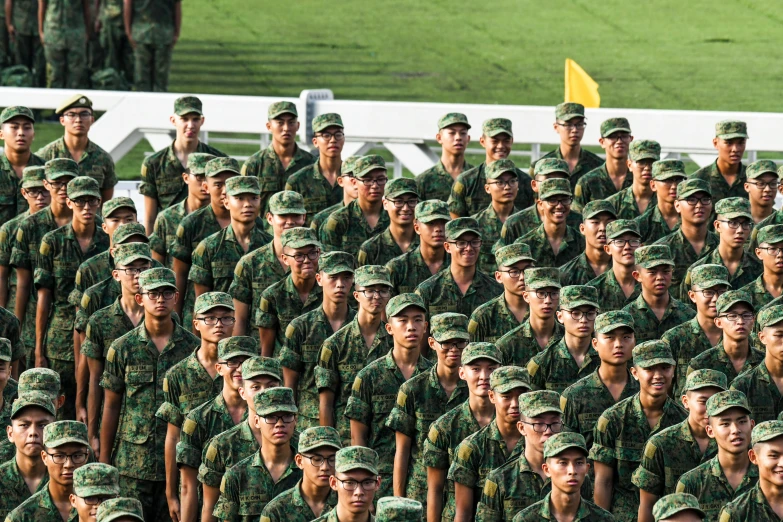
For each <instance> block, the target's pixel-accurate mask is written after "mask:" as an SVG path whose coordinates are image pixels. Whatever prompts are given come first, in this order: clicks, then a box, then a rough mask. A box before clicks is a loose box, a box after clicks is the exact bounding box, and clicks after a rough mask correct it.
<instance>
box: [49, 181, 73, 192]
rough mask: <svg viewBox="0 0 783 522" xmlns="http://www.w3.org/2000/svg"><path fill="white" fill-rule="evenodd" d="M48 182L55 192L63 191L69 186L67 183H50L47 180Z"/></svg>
mask: <svg viewBox="0 0 783 522" xmlns="http://www.w3.org/2000/svg"><path fill="white" fill-rule="evenodd" d="M46 182H47V183H48V184H49V185H50V186H51V187H52V188H53V189H54V190H62V189H64V188H65V187H67V186H68V182H67V181H49V180H46Z"/></svg>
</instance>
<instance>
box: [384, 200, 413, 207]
mask: <svg viewBox="0 0 783 522" xmlns="http://www.w3.org/2000/svg"><path fill="white" fill-rule="evenodd" d="M386 201H391V202H392V203H393V204H394V208H396V209H400V208H402V207H405V206H407V207H408V208H411V209H413V208H416V205H418V204H419V200H418V199H416V198H412V199H387V200H386Z"/></svg>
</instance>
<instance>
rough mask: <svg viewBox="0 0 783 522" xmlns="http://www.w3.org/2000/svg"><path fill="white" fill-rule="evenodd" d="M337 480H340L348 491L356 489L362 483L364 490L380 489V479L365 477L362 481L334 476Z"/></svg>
mask: <svg viewBox="0 0 783 522" xmlns="http://www.w3.org/2000/svg"><path fill="white" fill-rule="evenodd" d="M334 479H335V480H337V481H338V482H340V484H342V485H343V489H344V490H346V491H355V490H356V488H357V487H359V485H360V484H361V486H362V490H364V491H375V490H376V489H378V480H377V479H365V480H362V481H358V480H351V479H348V480H340V479H338V478H337V477H334Z"/></svg>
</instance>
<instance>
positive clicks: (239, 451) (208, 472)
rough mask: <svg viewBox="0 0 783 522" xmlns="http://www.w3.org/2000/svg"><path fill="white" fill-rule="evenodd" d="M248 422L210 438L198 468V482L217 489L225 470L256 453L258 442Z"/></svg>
mask: <svg viewBox="0 0 783 522" xmlns="http://www.w3.org/2000/svg"><path fill="white" fill-rule="evenodd" d="M248 422H249V421H248ZM248 422H244V421H243V422H240V423H239V424H237V425H236V426H234V427H233V428H229V429H227V430H226V431H224V432H222V433H218V434H217V435H215V436H214V437H212V440H210V441H209V443H208V444H207V446H206V449H205V450H204V454H203V458H202V460H201V465H200V466H199V468H198V480H199V482H201V483H202V484H205V485H207V486H210V487H213V488H219V487H220V483H221V482H222V481H223V475H225V473H226V470H227V469H230V468H231V467H233V466H234V464H236V463H237V462H239V461H241V460H243V459H245V458H247V457H249V456H250V455H252V454H254V453H255V452H257V451H258V448H259V445H258V441H257V440H256V437H255V435H253V432H252V430H251V429H250V425H249V424H248Z"/></svg>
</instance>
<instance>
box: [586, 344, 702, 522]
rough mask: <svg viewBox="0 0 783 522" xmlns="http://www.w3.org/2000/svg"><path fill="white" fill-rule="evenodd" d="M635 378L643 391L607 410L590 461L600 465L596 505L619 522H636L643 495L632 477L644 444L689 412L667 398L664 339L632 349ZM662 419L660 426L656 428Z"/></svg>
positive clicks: (669, 372)
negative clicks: (632, 480) (607, 511)
mask: <svg viewBox="0 0 783 522" xmlns="http://www.w3.org/2000/svg"><path fill="white" fill-rule="evenodd" d="M631 374H632V375H633V377H634V379H636V380H637V381H639V392H638V393H637V394H635V395H633V396H632V397H628V398H627V399H623V400H621V401H620V402H618V403H617V404H615V405H614V406H612V407H611V408H609V409H607V410H606V411H604V412H603V413H602V414H601V416H600V417H599V418H598V421H597V422H596V424H595V429H594V430H593V447H592V448H590V455H589V457H590V459H592V460H593V462H594V466H595V496H594V499H595V503H596V504H597V505H598V506H601V507H603V508H604V509H608V510H610V511H611V512H612V513H613V514H614V516H615V518H616V519H617V520H621V521H628V522H630V521H634V520H636V516H637V514H638V511H639V493H638V489H637V487H636V486H635V485H633V484H632V483H631V474H632V473H633V472H634V470H635V469H636V468H637V467H638V465H639V462H641V460H642V449H643V448H644V443H645V442H646V441H647V439H649V438H650V437H651V436H652V435H655V434H656V433H658V432H660V431H661V430H663V429H665V428H668V427H669V426H673V425H675V424H677V423H678V422H682V421H683V420H685V419H686V417H687V412H686V411H685V410H684V409H683V408H682V407H681V406H680V405H679V404H677V403H675V402H674V401H673V400H672V399H670V398H669V396H668V390H669V387H670V386H671V382H672V377H673V376H674V359H672V355H671V350H669V346H668V345H667V344H666V343H664V342H663V341H648V342H644V343H641V344H638V345H637V346H636V347H635V348H634V349H633V367H632V368H631ZM655 419H657V424H651V421H652V420H655Z"/></svg>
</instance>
